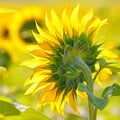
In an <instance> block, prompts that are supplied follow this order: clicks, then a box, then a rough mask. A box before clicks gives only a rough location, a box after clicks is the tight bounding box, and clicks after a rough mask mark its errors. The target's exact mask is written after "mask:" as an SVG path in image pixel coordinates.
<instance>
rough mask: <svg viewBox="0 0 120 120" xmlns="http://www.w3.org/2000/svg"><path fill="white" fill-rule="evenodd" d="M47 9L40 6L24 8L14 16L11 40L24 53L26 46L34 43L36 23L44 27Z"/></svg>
mask: <svg viewBox="0 0 120 120" xmlns="http://www.w3.org/2000/svg"><path fill="white" fill-rule="evenodd" d="M44 12H45V8H43V7H40V6H25V7H22V8H21V9H20V10H19V11H18V12H17V13H16V14H14V16H13V21H12V24H11V39H12V40H13V42H14V44H15V45H16V46H17V48H18V49H19V50H20V51H22V52H23V53H25V52H26V45H27V44H30V43H31V42H34V38H33V37H32V33H31V30H33V29H35V24H34V23H35V21H39V24H40V26H43V25H44V23H43V18H44Z"/></svg>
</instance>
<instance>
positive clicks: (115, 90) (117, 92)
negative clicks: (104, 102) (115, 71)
mask: <svg viewBox="0 0 120 120" xmlns="http://www.w3.org/2000/svg"><path fill="white" fill-rule="evenodd" d="M109 96H120V86H119V85H118V84H113V85H112V86H110V87H107V88H105V90H104V91H103V94H102V97H103V98H105V99H108V97H109Z"/></svg>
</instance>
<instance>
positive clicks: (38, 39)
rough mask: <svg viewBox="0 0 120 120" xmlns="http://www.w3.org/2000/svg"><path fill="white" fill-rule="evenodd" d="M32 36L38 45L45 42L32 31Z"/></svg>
mask: <svg viewBox="0 0 120 120" xmlns="http://www.w3.org/2000/svg"><path fill="white" fill-rule="evenodd" d="M32 34H33V36H34V37H35V39H36V41H37V42H38V43H43V42H44V41H45V40H43V39H42V38H41V36H40V34H38V33H36V32H34V31H32Z"/></svg>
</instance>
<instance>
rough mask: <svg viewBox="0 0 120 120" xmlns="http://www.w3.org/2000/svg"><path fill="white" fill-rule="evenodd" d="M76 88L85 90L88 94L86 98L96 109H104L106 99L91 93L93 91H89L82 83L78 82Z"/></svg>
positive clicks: (106, 102)
mask: <svg viewBox="0 0 120 120" xmlns="http://www.w3.org/2000/svg"><path fill="white" fill-rule="evenodd" d="M78 89H79V90H81V91H85V92H86V93H87V95H88V98H89V100H90V102H91V103H92V104H93V105H94V106H95V107H96V108H97V109H100V110H102V109H104V108H105V106H106V105H107V104H108V100H106V99H104V98H99V97H97V96H95V95H93V93H92V92H91V91H90V89H89V88H88V87H87V86H85V85H84V84H82V83H80V84H79V85H78Z"/></svg>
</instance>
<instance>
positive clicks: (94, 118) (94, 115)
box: [93, 108, 97, 120]
mask: <svg viewBox="0 0 120 120" xmlns="http://www.w3.org/2000/svg"><path fill="white" fill-rule="evenodd" d="M96 117H97V108H94V114H93V120H96Z"/></svg>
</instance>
